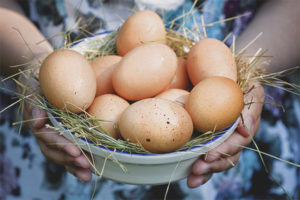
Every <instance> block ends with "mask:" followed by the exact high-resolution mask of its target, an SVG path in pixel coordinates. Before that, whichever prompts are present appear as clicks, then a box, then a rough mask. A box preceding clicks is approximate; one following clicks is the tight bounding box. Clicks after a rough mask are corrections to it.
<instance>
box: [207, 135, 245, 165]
mask: <svg viewBox="0 0 300 200" xmlns="http://www.w3.org/2000/svg"><path fill="white" fill-rule="evenodd" d="M250 142H251V138H250V137H248V138H245V137H243V136H242V135H241V134H239V133H238V132H236V131H235V132H234V133H232V135H231V136H230V137H229V138H228V139H227V140H226V141H225V142H224V143H222V144H221V145H219V146H218V147H216V148H215V149H212V150H210V151H209V152H208V153H207V154H206V155H205V156H204V158H203V160H205V161H206V162H208V163H210V162H213V161H216V160H219V159H220V158H227V157H230V156H233V155H235V154H237V153H238V152H240V151H241V150H242V149H243V147H244V146H247V145H248V144H249V143H250Z"/></svg>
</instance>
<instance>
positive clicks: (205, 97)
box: [185, 77, 244, 132]
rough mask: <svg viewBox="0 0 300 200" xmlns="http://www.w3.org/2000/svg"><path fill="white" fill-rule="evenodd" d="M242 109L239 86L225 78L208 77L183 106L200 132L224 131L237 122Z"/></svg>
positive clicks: (193, 91) (242, 103)
mask: <svg viewBox="0 0 300 200" xmlns="http://www.w3.org/2000/svg"><path fill="white" fill-rule="evenodd" d="M243 107H244V102H243V92H242V90H241V88H240V86H239V85H238V84H237V83H235V82H234V81H233V80H231V79H229V78H225V77H210V78H207V79H204V80H202V81H201V82H199V83H198V84H197V85H196V86H195V87H194V88H193V89H192V91H191V93H190V95H189V97H188V99H187V102H186V105H185V108H186V110H187V111H188V112H189V114H190V116H191V117H192V120H193V123H194V125H195V127H196V129H197V130H198V131H200V132H207V131H213V130H216V131H218V130H222V129H225V128H226V127H228V126H230V125H231V124H233V123H234V122H235V121H236V120H237V118H238V117H239V115H240V114H241V112H242V109H243Z"/></svg>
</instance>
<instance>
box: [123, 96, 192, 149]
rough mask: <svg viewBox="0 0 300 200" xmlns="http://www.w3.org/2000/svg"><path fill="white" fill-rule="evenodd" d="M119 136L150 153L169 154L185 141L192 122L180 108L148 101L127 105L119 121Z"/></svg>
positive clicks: (171, 104)
mask: <svg viewBox="0 0 300 200" xmlns="http://www.w3.org/2000/svg"><path fill="white" fill-rule="evenodd" d="M119 129H120V134H121V136H122V137H123V138H124V139H125V140H127V141H130V142H133V143H136V144H140V145H142V146H143V147H144V148H145V149H146V150H148V151H150V152H153V153H165V152H172V151H175V150H177V149H179V148H180V147H182V146H183V145H184V144H186V142H188V141H189V140H190V138H191V136H192V133H193V123H192V119H191V117H190V116H189V114H188V113H187V111H186V110H185V109H184V108H183V107H182V106H180V105H178V104H176V103H174V102H172V101H169V100H165V99H159V98H149V99H144V100H141V101H137V102H135V103H133V104H131V105H130V106H129V107H128V108H127V109H126V110H125V111H124V112H123V114H122V115H121V118H120V120H119Z"/></svg>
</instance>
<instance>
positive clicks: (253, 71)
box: [0, 9, 300, 198]
mask: <svg viewBox="0 0 300 200" xmlns="http://www.w3.org/2000/svg"><path fill="white" fill-rule="evenodd" d="M187 16H193V12H192V9H191V11H189V12H188V13H185V14H183V16H181V18H183V19H185V18H186V17H187ZM237 17H241V16H237ZM235 18H236V17H234V18H232V19H235ZM232 19H231V18H230V19H224V20H223V21H219V22H216V23H221V22H225V21H228V20H232ZM176 20H177V19H175V20H174V21H172V22H171V23H170V24H168V27H170V28H169V29H168V30H167V44H168V45H169V46H170V47H172V48H173V49H174V50H175V52H176V54H177V56H180V57H183V58H186V57H187V53H188V51H189V49H190V48H191V47H192V46H193V45H194V44H195V42H196V41H197V40H200V39H202V38H205V37H206V29H205V27H207V26H213V25H214V24H215V23H212V24H205V22H204V19H203V18H202V19H201V22H202V24H201V25H197V24H196V26H195V27H196V28H195V29H194V30H189V29H187V28H185V27H184V23H185V22H184V20H183V23H182V24H176V23H175V22H176ZM194 21H195V23H196V20H194ZM174 27H177V29H176V30H174V29H173V28H174ZM81 29H82V30H84V28H81ZM201 29H202V31H199V30H201ZM70 33H71V31H68V32H64V33H63V34H64V35H65V41H66V42H65V48H71V46H74V44H77V43H78V42H79V41H77V42H69V38H70V37H69V34H70ZM60 34H62V33H60ZM117 34H118V31H117V30H116V31H112V32H110V33H107V35H106V36H105V37H99V39H98V40H97V41H95V40H94V41H93V43H92V44H91V46H90V48H89V47H88V48H87V47H86V46H85V48H84V49H85V50H84V52H81V53H83V54H84V56H85V57H86V58H87V59H88V60H93V59H95V58H96V57H100V56H105V55H112V54H116V48H115V47H116V45H115V43H116V35H117ZM230 35H231V34H229V35H228V36H227V37H226V38H225V39H224V41H226V40H227V38H228V37H229V36H230ZM191 36H192V37H191ZM260 36H261V34H258V35H257V37H255V38H254V39H253V40H252V41H250V42H249V44H247V45H246V46H245V48H244V49H242V50H241V51H240V52H237V53H236V52H235V37H234V36H233V45H232V51H233V54H234V56H235V59H236V63H237V66H238V84H239V85H240V87H241V89H242V90H243V92H244V95H245V96H247V94H248V93H249V92H250V91H252V90H253V89H255V88H248V85H249V83H250V82H252V81H259V82H260V83H261V84H262V85H269V86H273V87H278V88H281V89H284V90H286V91H288V92H292V93H294V94H297V95H300V86H299V85H295V84H292V83H289V82H286V81H283V77H284V76H285V75H287V74H288V73H291V72H292V71H294V70H296V69H298V67H295V68H292V69H288V70H285V71H281V72H277V73H267V72H266V71H265V70H263V69H262V68H260V66H261V65H262V64H266V62H267V61H265V58H269V57H268V56H266V51H265V50H262V49H258V50H257V52H256V53H255V54H254V55H253V56H251V57H249V56H247V57H246V56H244V55H245V52H246V51H247V48H248V47H249V46H250V45H251V44H252V43H254V42H255V40H256V39H257V38H258V37H260ZM224 41H223V42H224ZM24 42H25V43H26V41H24ZM41 42H42V41H41ZM80 44H83V43H80ZM79 50H80V49H79ZM42 60H43V58H41V60H40V61H39V62H38V63H37V64H31V67H30V68H29V69H27V70H23V71H22V70H20V71H19V73H17V74H15V75H13V76H10V77H8V78H6V79H4V80H2V81H5V80H7V79H13V80H14V81H15V82H16V84H17V85H18V87H19V88H21V90H19V92H15V94H16V95H17V96H18V98H19V99H18V100H17V101H16V102H15V104H17V103H19V104H20V108H19V112H22V110H23V108H24V103H27V104H30V105H31V106H33V107H36V108H39V109H43V110H45V111H46V112H47V113H50V114H52V115H53V116H55V118H56V119H57V120H58V121H60V124H61V126H63V127H65V129H66V130H68V131H70V132H72V133H73V135H72V136H73V137H78V138H84V139H85V140H88V141H90V142H91V143H93V144H94V145H101V146H103V147H106V148H109V149H113V152H115V151H116V150H118V151H121V152H123V151H125V152H130V153H141V154H149V153H150V152H148V151H147V150H145V149H144V148H143V147H141V146H140V145H138V144H133V143H130V142H127V141H124V140H121V139H114V138H112V137H110V136H109V133H105V131H104V130H103V131H98V130H97V128H100V129H101V125H100V123H101V120H99V119H95V118H93V117H92V116H90V115H89V114H88V113H87V112H85V111H83V112H82V113H80V114H74V113H71V112H68V111H66V110H64V111H62V110H59V109H57V108H55V107H53V106H52V105H51V104H50V103H49V102H48V101H47V100H46V99H45V98H44V97H43V96H42V95H41V94H40V93H39V91H38V90H32V89H31V88H29V87H28V86H27V85H26V84H24V83H21V82H19V81H18V80H17V79H16V76H17V75H22V76H23V77H25V79H26V80H28V82H30V81H32V80H36V81H37V80H38V78H37V77H36V74H35V71H36V69H37V68H38V67H39V66H40V64H41V62H42ZM29 63H30V61H29ZM252 103H268V102H245V106H251V104H252ZM11 106H13V105H11ZM11 106H9V107H11ZM274 106H280V105H275V104H274ZM9 107H7V108H5V109H4V110H2V111H0V113H2V112H4V111H5V110H7V109H8V108H9ZM20 115H21V114H20ZM241 118H242V119H243V117H242V116H241ZM242 121H243V120H242ZM26 122H28V121H23V120H20V121H19V122H16V123H14V124H15V125H20V124H21V125H22V124H23V123H26ZM95 123H96V124H97V126H95ZM20 127H21V126H20ZM47 127H48V128H52V129H54V130H56V131H59V132H60V134H65V132H64V131H62V129H60V128H58V127H53V126H52V125H49V124H47ZM116 128H117V127H116ZM68 131H67V132H68ZM68 133H69V132H68ZM219 134H220V132H214V131H210V132H207V133H203V134H201V135H199V134H197V133H195V134H194V135H196V136H194V137H193V138H192V139H191V140H190V141H189V142H188V143H187V144H186V145H185V146H183V147H182V148H181V149H179V150H178V151H180V150H188V149H190V148H192V147H195V146H205V143H206V142H208V141H210V140H212V139H214V138H215V137H216V136H218V135H219ZM253 142H254V143H255V141H254V140H253ZM232 145H233V146H238V145H237V144H232ZM243 148H246V149H249V147H244V146H243ZM252 150H253V151H256V152H257V153H258V154H259V155H260V156H262V155H267V156H270V157H272V158H274V159H278V160H281V161H283V162H286V163H288V164H291V165H294V166H296V167H300V166H299V165H297V164H294V163H290V162H288V161H285V160H282V159H280V158H277V157H275V156H273V155H270V154H267V153H265V152H261V151H260V150H259V149H258V148H257V149H252ZM221 153H222V152H221ZM107 159H109V158H107ZM262 161H263V159H262ZM91 164H92V166H93V168H94V170H96V168H95V166H94V165H93V160H92V161H91ZM119 164H120V166H122V164H121V163H119ZM103 169H104V166H103ZM125 170H126V169H124V171H125ZM96 174H98V175H99V176H100V177H102V174H103V170H102V171H101V172H99V171H96ZM166 194H167V193H166ZM165 198H166V196H165Z"/></svg>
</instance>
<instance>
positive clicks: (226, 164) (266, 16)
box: [187, 0, 300, 188]
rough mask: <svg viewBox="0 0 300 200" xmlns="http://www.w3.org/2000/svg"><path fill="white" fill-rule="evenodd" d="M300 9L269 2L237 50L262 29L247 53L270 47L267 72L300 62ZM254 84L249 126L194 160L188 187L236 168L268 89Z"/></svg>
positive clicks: (245, 112) (293, 4) (295, 3)
mask: <svg viewBox="0 0 300 200" xmlns="http://www.w3.org/2000/svg"><path fill="white" fill-rule="evenodd" d="M299 9H300V4H299V1H297V0H288V1H285V0H281V1H280V0H277V1H271V0H270V1H265V2H264V4H263V5H262V6H261V7H260V9H259V10H258V12H257V13H256V15H255V17H254V19H253V20H252V21H251V23H250V24H249V25H248V27H247V29H246V30H245V31H244V32H243V33H242V35H241V36H240V37H239V38H238V40H237V42H236V49H237V50H236V52H239V50H241V49H243V47H245V46H246V44H248V43H249V42H250V41H251V40H253V39H254V38H255V37H256V36H257V35H258V34H259V33H261V32H262V33H263V35H262V36H261V37H260V38H258V39H257V40H256V41H255V42H254V43H253V44H252V45H251V46H250V47H248V48H247V52H246V55H254V54H255V52H256V51H257V50H258V49H259V48H262V49H264V50H266V49H267V50H268V52H267V55H271V56H273V57H272V59H271V62H270V65H264V66H261V67H262V68H265V69H266V70H267V72H278V71H282V70H284V69H286V68H289V67H295V66H297V65H299V47H300V44H299V35H300V33H299V25H298V24H299V23H298V20H299V18H300V16H299ZM251 85H256V87H255V88H256V89H253V90H252V91H251V92H250V93H249V95H248V98H247V99H246V100H245V102H246V103H247V102H248V103H249V102H250V101H251V102H256V103H253V104H252V105H251V106H250V109H248V107H247V106H246V107H245V108H244V110H243V111H242V115H243V117H244V125H245V126H243V125H242V123H239V125H238V128H237V129H236V131H235V132H234V133H233V134H232V135H231V136H230V137H229V138H228V139H227V140H226V141H225V142H224V143H223V144H221V145H220V146H218V147H217V148H216V149H214V150H211V151H210V152H209V153H208V154H207V155H205V157H202V158H200V159H198V160H197V161H196V162H195V163H194V165H193V167H192V173H191V174H190V175H189V176H188V178H187V185H188V187H190V188H195V187H198V186H200V185H201V184H204V183H206V182H207V181H208V180H209V179H210V178H211V177H212V175H213V174H214V173H217V172H222V171H225V170H228V169H230V168H232V167H234V165H236V164H237V162H238V160H239V157H240V153H241V150H242V149H243V148H242V146H247V145H248V144H249V143H250V142H251V141H252V138H253V137H254V136H255V135H256V133H257V130H258V128H259V122H260V116H261V111H262V106H263V104H262V103H261V102H263V99H264V90H263V88H262V87H261V86H260V85H259V83H257V82H254V83H251ZM250 87H251V86H250ZM252 97H253V98H252ZM251 98H252V100H250V99H251ZM245 127H247V128H245Z"/></svg>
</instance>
